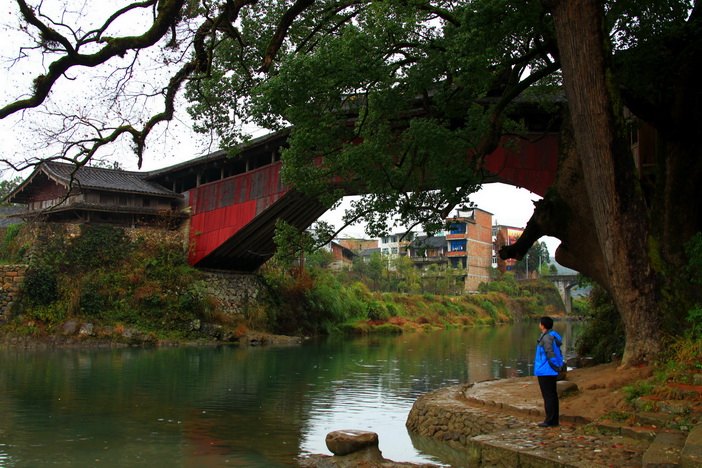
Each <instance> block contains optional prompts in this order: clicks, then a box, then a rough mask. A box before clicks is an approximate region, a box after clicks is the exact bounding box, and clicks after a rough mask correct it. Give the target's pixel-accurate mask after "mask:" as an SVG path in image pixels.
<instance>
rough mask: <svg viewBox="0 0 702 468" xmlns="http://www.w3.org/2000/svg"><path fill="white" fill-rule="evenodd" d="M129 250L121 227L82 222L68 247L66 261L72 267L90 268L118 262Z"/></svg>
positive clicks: (129, 247) (129, 245)
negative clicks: (79, 231)
mask: <svg viewBox="0 0 702 468" xmlns="http://www.w3.org/2000/svg"><path fill="white" fill-rule="evenodd" d="M130 250H131V243H130V242H129V239H128V238H127V237H126V236H125V234H124V231H123V230H122V229H119V228H116V227H112V226H100V225H92V224H84V225H82V226H81V233H80V235H79V236H78V237H76V238H75V239H73V241H72V242H71V243H70V247H69V248H68V254H67V256H66V261H67V262H69V263H70V264H71V267H72V268H78V269H92V268H98V267H105V266H109V265H116V264H118V263H119V262H120V261H121V260H122V259H123V258H125V256H126V255H128V254H129V251H130Z"/></svg>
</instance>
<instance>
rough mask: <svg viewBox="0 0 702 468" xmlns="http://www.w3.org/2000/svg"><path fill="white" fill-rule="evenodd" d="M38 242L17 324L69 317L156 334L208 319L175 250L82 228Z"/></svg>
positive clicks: (108, 230) (53, 232) (106, 229)
mask: <svg viewBox="0 0 702 468" xmlns="http://www.w3.org/2000/svg"><path fill="white" fill-rule="evenodd" d="M44 235H45V237H44V239H43V242H42V246H43V249H42V250H41V251H40V255H39V257H38V258H37V260H36V262H35V264H34V265H33V266H32V268H30V269H29V270H28V272H27V276H26V278H25V294H24V299H23V301H21V303H20V307H19V309H18V313H19V314H20V315H21V316H22V317H24V318H25V319H28V318H34V319H36V320H41V321H42V322H43V323H55V322H56V321H57V320H58V319H59V318H63V317H65V316H67V315H68V316H71V315H72V316H80V317H86V318H91V319H99V320H102V321H103V323H106V324H110V323H112V324H123V325H127V326H137V327H138V328H140V329H141V330H143V331H156V332H159V333H160V332H161V331H164V330H182V329H184V328H185V325H186V324H187V323H188V322H189V321H191V320H193V319H195V318H203V319H210V318H212V315H213V314H212V309H213V308H212V302H211V301H209V300H208V298H207V296H206V294H204V292H203V291H204V290H205V287H204V285H202V284H201V281H200V279H199V276H200V274H199V272H198V271H197V270H195V269H194V268H192V267H190V266H188V265H187V262H186V252H185V251H184V250H183V248H182V246H181V245H179V244H172V243H168V242H158V241H146V240H143V239H142V240H136V241H131V240H130V239H129V238H128V237H127V236H126V235H125V234H124V231H123V230H121V229H118V228H115V227H110V226H84V227H83V228H82V229H81V232H80V235H78V236H76V237H74V238H70V239H67V238H66V236H65V235H63V233H62V232H61V231H60V229H57V228H56V227H55V226H50V227H47V232H45V233H44Z"/></svg>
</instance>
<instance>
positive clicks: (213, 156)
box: [146, 128, 290, 180]
mask: <svg viewBox="0 0 702 468" xmlns="http://www.w3.org/2000/svg"><path fill="white" fill-rule="evenodd" d="M289 133H290V129H289V128H286V129H284V130H280V131H278V132H272V133H267V134H265V135H263V136H261V137H258V138H253V139H251V140H248V141H246V142H243V143H240V144H239V145H237V147H236V148H235V151H241V152H244V151H249V150H253V149H255V148H257V147H260V146H261V145H265V144H267V143H271V142H274V141H276V140H284V139H285V138H286V137H287V136H288V134H289ZM230 154H231V153H230V152H229V151H227V150H218V151H214V152H212V153H209V154H205V155H203V156H199V157H197V158H193V159H189V160H187V161H184V162H180V163H178V164H174V165H172V166H167V167H164V168H161V169H156V170H153V171H150V172H149V173H148V174H147V177H146V178H147V179H148V180H153V179H156V178H159V177H163V176H167V175H169V174H173V173H176V172H180V171H182V170H184V169H190V168H192V167H196V166H200V165H206V164H208V163H211V162H214V161H219V160H222V159H225V158H227V157H229V155H230Z"/></svg>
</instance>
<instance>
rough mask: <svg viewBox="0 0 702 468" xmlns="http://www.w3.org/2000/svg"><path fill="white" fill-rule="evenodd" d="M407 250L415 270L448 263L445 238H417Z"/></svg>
mask: <svg viewBox="0 0 702 468" xmlns="http://www.w3.org/2000/svg"><path fill="white" fill-rule="evenodd" d="M407 249H408V251H409V256H410V258H411V259H412V261H413V262H414V264H415V265H416V266H417V268H426V267H428V266H429V265H440V266H441V265H445V264H446V263H448V259H447V257H446V252H447V250H448V244H447V243H446V236H432V237H427V236H417V237H416V238H415V239H414V240H413V241H412V243H411V244H410V245H409V247H408V248H407Z"/></svg>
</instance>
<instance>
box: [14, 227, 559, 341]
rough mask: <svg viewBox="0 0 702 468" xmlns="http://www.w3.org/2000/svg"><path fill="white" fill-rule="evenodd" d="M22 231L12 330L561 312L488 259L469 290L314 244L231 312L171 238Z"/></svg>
mask: <svg viewBox="0 0 702 468" xmlns="http://www.w3.org/2000/svg"><path fill="white" fill-rule="evenodd" d="M28 231H29V228H27V227H25V228H23V229H20V228H11V229H9V230H7V235H6V237H5V242H4V244H3V248H2V253H1V255H2V256H3V258H4V259H5V260H6V261H10V262H17V261H27V262H29V264H30V267H29V269H28V271H27V274H26V277H25V280H24V292H23V294H22V296H21V299H20V300H19V301H17V302H16V303H15V304H14V309H13V310H12V314H11V320H9V321H8V323H7V324H6V325H5V330H6V331H10V332H12V333H16V334H21V335H29V336H43V335H50V334H57V333H62V331H63V328H64V326H65V324H66V323H67V322H69V321H79V322H80V321H89V322H91V323H95V324H99V329H100V330H105V331H104V332H102V335H104V336H103V337H105V338H110V337H115V334H116V333H117V334H118V333H119V332H120V331H121V330H124V329H127V328H134V329H137V330H139V331H140V332H143V333H147V334H150V335H151V336H152V337H153V339H169V340H192V339H196V336H197V334H196V333H194V332H193V330H192V328H193V327H192V324H193V322H195V321H200V322H208V323H214V324H216V325H218V326H224V327H228V328H230V329H232V330H236V334H239V335H240V334H242V333H244V332H245V331H262V332H268V333H274V334H284V335H296V336H303V335H305V336H316V335H323V334H334V333H343V334H365V333H402V332H410V331H420V330H429V329H437V328H453V327H472V326H484V325H493V324H496V323H509V322H512V321H515V320H521V319H525V318H529V317H536V316H539V315H543V314H544V313H547V314H549V315H554V314H558V313H560V312H562V302H561V300H560V298H559V297H558V293H557V291H556V289H555V288H554V287H553V285H552V284H551V283H549V282H548V281H545V280H532V281H526V282H518V281H516V280H515V278H514V276H513V275H510V274H500V273H499V272H497V271H494V272H493V274H494V278H493V281H492V282H491V283H490V284H484V285H483V286H481V291H480V293H479V294H470V295H467V294H461V293H459V294H455V293H454V294H441V293H442V292H444V291H445V290H444V288H446V287H447V286H448V285H453V286H452V287H451V288H455V285H456V284H457V283H459V282H460V280H459V279H458V277H457V276H456V275H455V274H454V275H453V276H451V275H450V274H449V273H447V272H442V273H441V275H433V276H430V277H429V278H426V282H425V283H424V284H423V286H419V285H417V283H415V281H418V280H417V278H418V277H417V278H414V279H410V280H407V281H403V280H402V276H401V274H400V273H401V272H398V271H396V270H392V271H388V270H380V271H379V274H380V276H379V277H374V276H372V275H365V274H363V272H362V271H336V272H334V271H331V270H329V269H327V268H324V266H325V264H326V261H325V260H324V254H323V253H321V252H320V253H317V254H316V257H315V255H312V256H310V259H309V261H308V263H307V268H306V269H305V270H304V271H303V270H300V269H295V268H292V269H291V268H290V265H287V264H280V263H276V262H270V264H269V265H267V266H266V267H265V268H263V270H262V272H261V274H260V281H261V284H262V285H263V288H262V289H263V293H262V294H260V295H259V299H258V300H256V301H254V302H252V303H251V304H249V305H248V306H247V307H246V309H245V310H244V314H243V315H242V317H243V318H242V319H241V320H239V321H232V320H230V319H229V320H227V319H225V318H224V317H223V316H222V314H220V313H219V311H218V310H217V303H216V300H215V299H214V298H213V297H211V296H210V294H209V293H208V291H207V287H206V284H205V283H204V281H203V278H202V277H201V273H200V272H199V271H198V270H196V269H194V268H192V267H190V266H188V264H187V261H186V259H187V252H186V250H185V248H184V246H183V245H182V244H181V243H178V242H175V241H167V240H164V239H162V238H149V237H148V236H146V237H141V236H137V237H134V238H132V237H129V236H127V235H126V234H125V231H124V230H122V229H119V228H115V227H110V226H96V225H84V226H82V227H81V228H80V230H79V231H77V232H76V233H74V234H70V235H68V236H66V235H65V231H63V230H62V229H59V228H58V227H57V226H44V227H43V229H42V230H41V235H40V237H41V238H40V239H37V241H36V242H35V241H30V239H31V235H30V234H29V232H28ZM32 235H36V233H34V234H32ZM386 268H387V263H386ZM378 278H384V279H385V282H384V284H385V285H386V286H387V288H385V290H383V289H382V288H378V285H379V281H378ZM408 285H409V286H408ZM410 289H414V290H419V291H421V290H422V289H424V292H410ZM451 290H452V291H453V289H451Z"/></svg>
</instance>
